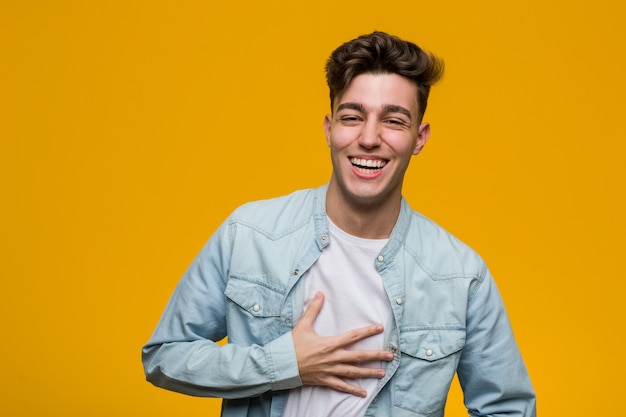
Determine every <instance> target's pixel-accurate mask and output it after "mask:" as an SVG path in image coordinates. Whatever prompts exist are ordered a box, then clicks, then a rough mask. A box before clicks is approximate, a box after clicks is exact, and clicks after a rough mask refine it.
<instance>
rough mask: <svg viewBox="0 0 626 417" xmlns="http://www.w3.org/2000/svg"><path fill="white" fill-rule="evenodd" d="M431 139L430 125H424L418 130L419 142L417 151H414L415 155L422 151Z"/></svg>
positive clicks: (416, 145) (416, 144) (416, 146)
mask: <svg viewBox="0 0 626 417" xmlns="http://www.w3.org/2000/svg"><path fill="white" fill-rule="evenodd" d="M429 137H430V123H422V124H421V125H419V127H418V128H417V142H416V143H415V149H413V155H417V154H419V153H420V152H421V151H422V148H424V145H426V141H428V138H429Z"/></svg>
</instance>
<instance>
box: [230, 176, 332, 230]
mask: <svg viewBox="0 0 626 417" xmlns="http://www.w3.org/2000/svg"><path fill="white" fill-rule="evenodd" d="M320 194H321V193H320V189H319V188H310V189H303V190H298V191H294V192H293V193H291V194H288V195H284V196H280V197H275V198H271V199H266V200H258V201H253V202H250V203H246V204H244V205H242V206H240V207H238V208H237V209H236V210H235V211H234V212H233V213H232V214H231V215H230V216H229V218H228V223H229V224H230V225H235V226H244V227H249V228H253V229H256V230H258V231H261V232H263V233H265V234H268V235H270V234H271V235H275V236H280V235H283V234H286V233H289V232H291V231H293V230H294V229H297V228H299V227H301V226H303V225H305V224H307V223H309V222H310V220H311V218H312V217H313V216H314V214H315V212H316V207H317V206H318V205H319V204H320V203H319V201H317V200H318V199H319V198H320Z"/></svg>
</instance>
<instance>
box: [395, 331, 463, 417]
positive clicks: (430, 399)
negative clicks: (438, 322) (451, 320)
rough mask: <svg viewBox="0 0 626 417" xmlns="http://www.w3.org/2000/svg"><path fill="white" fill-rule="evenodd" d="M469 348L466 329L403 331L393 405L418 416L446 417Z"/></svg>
mask: <svg viewBox="0 0 626 417" xmlns="http://www.w3.org/2000/svg"><path fill="white" fill-rule="evenodd" d="M464 345H465V330H464V329H462V328H458V327H455V328H430V329H422V328H420V329H417V330H407V331H402V332H401V334H400V352H401V354H402V355H401V358H400V366H399V367H398V370H397V371H396V373H395V375H394V377H393V379H392V381H393V403H394V405H395V406H397V407H401V408H403V409H406V410H409V411H412V412H414V413H416V414H417V415H424V416H439V415H443V408H444V406H445V401H446V397H447V395H448V391H449V389H450V384H451V382H452V379H453V377H454V374H455V372H456V368H457V365H458V363H459V358H460V355H461V350H462V349H463V346H464Z"/></svg>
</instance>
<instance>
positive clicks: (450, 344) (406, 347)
mask: <svg viewBox="0 0 626 417" xmlns="http://www.w3.org/2000/svg"><path fill="white" fill-rule="evenodd" d="M464 345H465V329H460V328H454V329H418V330H408V331H402V332H401V333H400V351H402V353H404V354H406V355H409V356H414V357H416V358H419V359H423V360H426V361H435V360H437V359H441V358H445V357H446V356H449V355H452V354H453V353H456V352H458V351H459V350H461V349H462V348H463V346H464Z"/></svg>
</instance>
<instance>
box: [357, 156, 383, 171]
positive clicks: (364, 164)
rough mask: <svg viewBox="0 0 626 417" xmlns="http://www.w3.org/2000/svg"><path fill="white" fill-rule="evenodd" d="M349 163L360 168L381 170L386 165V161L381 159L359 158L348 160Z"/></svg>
mask: <svg viewBox="0 0 626 417" xmlns="http://www.w3.org/2000/svg"><path fill="white" fill-rule="evenodd" d="M350 162H351V163H352V165H355V166H357V167H361V168H376V169H378V168H382V167H384V166H385V165H387V162H386V161H383V160H381V159H359V158H350Z"/></svg>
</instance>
